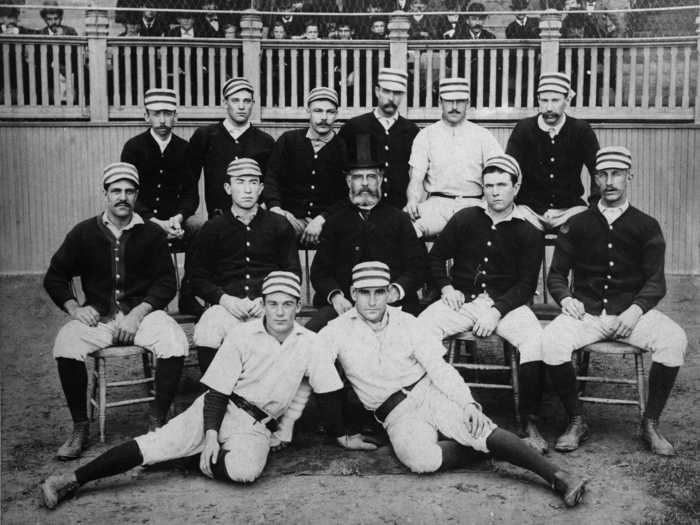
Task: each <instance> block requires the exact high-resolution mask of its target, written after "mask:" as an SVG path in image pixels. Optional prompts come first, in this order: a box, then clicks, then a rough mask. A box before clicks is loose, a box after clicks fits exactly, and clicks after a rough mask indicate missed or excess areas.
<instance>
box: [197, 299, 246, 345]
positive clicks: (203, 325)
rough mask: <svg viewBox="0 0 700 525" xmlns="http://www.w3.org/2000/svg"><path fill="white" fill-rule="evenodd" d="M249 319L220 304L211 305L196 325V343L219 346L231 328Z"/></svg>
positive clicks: (233, 328)
mask: <svg viewBox="0 0 700 525" xmlns="http://www.w3.org/2000/svg"><path fill="white" fill-rule="evenodd" d="M248 320H249V319H246V320H241V319H239V318H238V317H235V316H234V315H233V314H231V313H230V312H229V311H228V310H227V309H226V308H224V307H223V306H221V305H219V304H216V305H214V306H210V307H209V308H207V309H206V310H205V311H204V313H203V314H202V317H201V318H200V319H199V321H198V322H197V324H196V325H195V327H194V334H193V340H194V344H195V345H196V346H207V347H209V348H219V347H220V346H221V344H222V343H223V342H224V339H225V338H226V335H228V333H229V332H230V331H231V330H235V329H236V327H237V326H239V325H240V324H241V323H245V322H247V321H248Z"/></svg>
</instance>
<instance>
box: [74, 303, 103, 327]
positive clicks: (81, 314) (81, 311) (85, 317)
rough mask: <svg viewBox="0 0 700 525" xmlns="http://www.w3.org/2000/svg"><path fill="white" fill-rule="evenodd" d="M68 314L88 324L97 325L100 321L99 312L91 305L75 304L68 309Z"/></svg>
mask: <svg viewBox="0 0 700 525" xmlns="http://www.w3.org/2000/svg"><path fill="white" fill-rule="evenodd" d="M68 313H69V314H70V316H71V317H72V318H73V319H75V320H76V321H80V322H81V323H83V324H86V325H88V326H97V323H99V322H100V314H99V312H98V311H97V310H95V309H94V308H93V307H92V306H90V305H88V306H75V307H73V308H72V309H70V310H69V311H68Z"/></svg>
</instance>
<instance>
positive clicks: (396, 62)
mask: <svg viewBox="0 0 700 525" xmlns="http://www.w3.org/2000/svg"><path fill="white" fill-rule="evenodd" d="M410 27H411V23H410V22H409V21H408V15H407V14H406V13H405V12H403V11H394V12H393V13H391V19H390V20H389V56H390V64H391V67H393V68H395V69H401V70H403V71H408V30H409V29H410ZM416 71H417V68H416ZM407 99H408V97H403V100H402V101H401V106H400V107H399V111H400V112H401V113H403V114H404V115H405V114H406V108H407V107H408V100H407Z"/></svg>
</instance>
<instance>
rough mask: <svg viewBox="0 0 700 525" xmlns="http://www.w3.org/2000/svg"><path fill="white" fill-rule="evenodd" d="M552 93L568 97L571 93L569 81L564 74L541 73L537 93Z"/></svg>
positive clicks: (567, 76)
mask: <svg viewBox="0 0 700 525" xmlns="http://www.w3.org/2000/svg"><path fill="white" fill-rule="evenodd" d="M545 91H553V92H554V93H561V94H562V95H564V96H565V97H568V96H569V94H570V93H571V92H572V91H571V79H570V78H569V75H567V74H566V73H542V74H541V75H540V83H539V85H538V86H537V93H543V92H545Z"/></svg>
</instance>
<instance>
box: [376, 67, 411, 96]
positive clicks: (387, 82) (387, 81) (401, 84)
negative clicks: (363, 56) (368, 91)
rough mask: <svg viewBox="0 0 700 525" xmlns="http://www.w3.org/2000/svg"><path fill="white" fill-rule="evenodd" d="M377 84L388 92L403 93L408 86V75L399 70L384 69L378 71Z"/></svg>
mask: <svg viewBox="0 0 700 525" xmlns="http://www.w3.org/2000/svg"><path fill="white" fill-rule="evenodd" d="M377 84H378V85H379V87H380V88H384V89H388V90H389V91H401V92H405V91H406V88H407V86H408V73H406V72H405V71H403V70H401V69H396V68H391V67H384V68H382V69H380V70H379V74H378V75H377Z"/></svg>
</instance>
